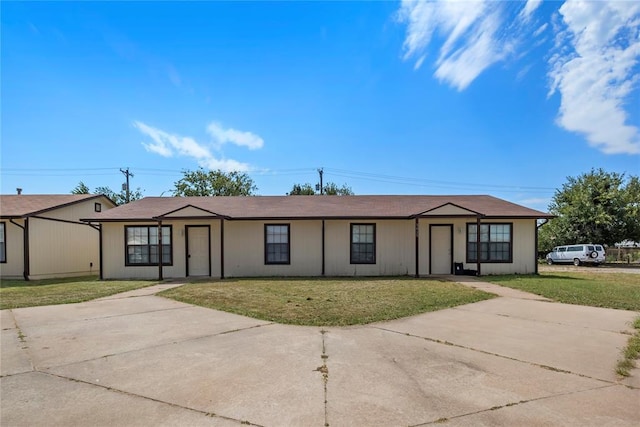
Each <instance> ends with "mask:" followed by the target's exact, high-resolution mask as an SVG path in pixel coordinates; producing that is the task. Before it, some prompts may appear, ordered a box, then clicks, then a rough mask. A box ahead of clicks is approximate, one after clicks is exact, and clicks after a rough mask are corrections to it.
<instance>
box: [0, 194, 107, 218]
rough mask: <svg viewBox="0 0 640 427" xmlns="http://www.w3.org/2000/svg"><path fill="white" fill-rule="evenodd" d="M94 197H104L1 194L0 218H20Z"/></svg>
mask: <svg viewBox="0 0 640 427" xmlns="http://www.w3.org/2000/svg"><path fill="white" fill-rule="evenodd" d="M96 197H104V196H102V195H100V194H21V195H17V194H11V195H4V194H3V195H0V217H1V218H21V217H24V216H28V215H35V214H39V213H42V212H46V211H49V210H51V209H55V208H59V207H62V206H66V205H71V204H74V203H78V202H81V201H83V200H88V199H93V198H96Z"/></svg>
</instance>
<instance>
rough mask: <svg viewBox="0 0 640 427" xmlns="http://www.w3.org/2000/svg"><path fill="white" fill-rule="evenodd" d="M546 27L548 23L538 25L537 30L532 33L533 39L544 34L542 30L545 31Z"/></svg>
mask: <svg viewBox="0 0 640 427" xmlns="http://www.w3.org/2000/svg"><path fill="white" fill-rule="evenodd" d="M548 26H549V23H548V22H545V23H544V24H542V25H540V26H539V27H538V29H537V30H535V31H534V32H533V37H538V36H539V35H540V34H542V33H543V32H544V30H546V29H547V27H548Z"/></svg>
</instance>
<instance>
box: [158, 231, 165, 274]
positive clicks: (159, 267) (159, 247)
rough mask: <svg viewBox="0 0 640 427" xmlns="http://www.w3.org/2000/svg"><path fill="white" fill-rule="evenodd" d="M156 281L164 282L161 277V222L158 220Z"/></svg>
mask: <svg viewBox="0 0 640 427" xmlns="http://www.w3.org/2000/svg"><path fill="white" fill-rule="evenodd" d="M158 280H164V277H163V275H162V220H158Z"/></svg>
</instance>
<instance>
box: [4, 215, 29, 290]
mask: <svg viewBox="0 0 640 427" xmlns="http://www.w3.org/2000/svg"><path fill="white" fill-rule="evenodd" d="M2 222H3V223H4V224H5V244H6V250H7V262H6V263H1V264H0V276H1V277H3V278H7V279H14V278H15V279H21V278H23V273H24V235H23V232H22V228H20V227H18V226H17V225H15V224H12V223H11V222H10V221H9V220H2ZM14 222H16V223H18V224H20V225H22V226H24V221H22V220H21V219H19V220H14Z"/></svg>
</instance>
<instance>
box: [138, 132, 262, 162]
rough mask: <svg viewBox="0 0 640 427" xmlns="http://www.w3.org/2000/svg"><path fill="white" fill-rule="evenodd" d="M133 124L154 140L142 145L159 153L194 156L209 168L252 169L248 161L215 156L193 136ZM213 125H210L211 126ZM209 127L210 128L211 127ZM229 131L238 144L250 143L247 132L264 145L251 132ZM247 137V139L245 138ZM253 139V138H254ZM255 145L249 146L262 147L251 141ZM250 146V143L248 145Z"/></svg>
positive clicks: (150, 150) (152, 151) (168, 155)
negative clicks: (239, 142) (243, 161)
mask: <svg viewBox="0 0 640 427" xmlns="http://www.w3.org/2000/svg"><path fill="white" fill-rule="evenodd" d="M133 126H134V127H135V128H136V129H138V130H139V131H140V132H141V133H142V134H144V135H146V136H147V137H149V138H150V139H151V140H152V142H150V143H145V142H143V143H142V145H143V146H144V148H145V149H146V150H147V151H149V152H151V153H156V154H159V155H161V156H163V157H173V156H175V155H178V156H185V157H192V158H194V159H195V160H197V162H198V165H200V166H203V167H206V168H209V169H221V170H223V171H225V172H230V171H247V170H249V169H250V167H249V165H248V164H246V163H242V162H238V161H236V160H232V159H220V158H217V157H216V156H214V154H213V153H212V151H211V149H210V148H209V147H207V146H206V145H204V144H201V143H198V142H197V141H196V140H195V139H193V138H191V137H185V136H180V135H175V134H171V133H168V132H165V131H163V130H160V129H158V128H155V127H153V126H149V125H147V124H145V123H142V122H140V121H134V122H133ZM210 127H211V126H209V128H210ZM209 128H208V129H209ZM227 131H232V132H231V137H230V138H235V139H234V141H236V140H238V139H239V140H240V141H241V142H243V143H241V144H238V145H247V144H249V143H248V142H247V140H246V138H248V137H247V136H246V134H248V135H251V137H253V138H257V139H259V140H260V147H262V144H263V142H262V138H260V137H258V136H256V135H253V134H251V133H249V132H240V131H235V130H233V129H229V130H227ZM243 138H245V139H243ZM252 141H253V140H252ZM251 143H252V144H253V145H252V146H251V147H249V148H260V147H256V146H255V142H251ZM247 146H248V145H247Z"/></svg>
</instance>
